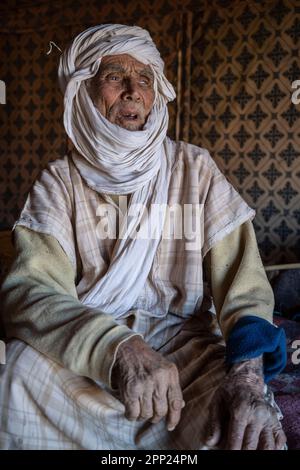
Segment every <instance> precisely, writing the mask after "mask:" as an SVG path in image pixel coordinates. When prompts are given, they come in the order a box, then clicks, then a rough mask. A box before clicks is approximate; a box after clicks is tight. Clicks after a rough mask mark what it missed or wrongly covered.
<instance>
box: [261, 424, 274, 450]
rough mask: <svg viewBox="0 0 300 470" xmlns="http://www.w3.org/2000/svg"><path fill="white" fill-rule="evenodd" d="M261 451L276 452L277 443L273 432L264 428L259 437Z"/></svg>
mask: <svg viewBox="0 0 300 470" xmlns="http://www.w3.org/2000/svg"><path fill="white" fill-rule="evenodd" d="M259 449H260V450H275V441H274V435H273V430H272V428H271V427H270V428H269V429H267V428H264V429H263V430H262V432H261V433H260V436H259Z"/></svg>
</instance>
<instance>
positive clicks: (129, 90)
mask: <svg viewBox="0 0 300 470" xmlns="http://www.w3.org/2000/svg"><path fill="white" fill-rule="evenodd" d="M121 97H122V99H123V100H125V101H137V102H139V101H140V100H141V96H140V93H139V90H138V86H137V83H136V82H135V80H132V79H127V80H124V91H123V93H122V96H121Z"/></svg>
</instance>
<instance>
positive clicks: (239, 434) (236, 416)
mask: <svg viewBox="0 0 300 470" xmlns="http://www.w3.org/2000/svg"><path fill="white" fill-rule="evenodd" d="M247 424H248V422H247V413H246V412H245V410H243V408H239V409H238V410H236V411H234V412H233V413H232V415H231V416H230V420H229V428H228V438H227V449H229V450H241V448H242V444H243V440H244V434H245V429H246V426H247Z"/></svg>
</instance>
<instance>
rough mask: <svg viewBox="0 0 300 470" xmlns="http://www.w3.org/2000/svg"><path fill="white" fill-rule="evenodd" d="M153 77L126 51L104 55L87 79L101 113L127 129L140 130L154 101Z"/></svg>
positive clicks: (91, 93)
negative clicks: (93, 74)
mask: <svg viewBox="0 0 300 470" xmlns="http://www.w3.org/2000/svg"><path fill="white" fill-rule="evenodd" d="M153 82H154V77H153V73H152V71H151V69H150V67H149V66H148V65H145V64H142V63H141V62H139V61H137V60H136V59H134V58H133V57H131V56H130V55H128V54H119V55H107V56H104V57H103V58H102V60H101V64H100V67H99V71H98V72H97V74H96V75H95V77H93V78H92V80H91V82H90V95H91V98H92V100H93V103H94V105H95V106H96V107H97V108H98V110H99V111H100V113H101V114H102V115H103V116H104V117H106V119H108V120H109V121H110V122H112V123H113V124H117V125H118V126H120V127H124V128H125V129H128V130H130V131H137V130H141V129H143V126H144V124H145V122H146V120H147V117H148V115H149V114H150V111H151V108H152V106H153V103H154V89H153Z"/></svg>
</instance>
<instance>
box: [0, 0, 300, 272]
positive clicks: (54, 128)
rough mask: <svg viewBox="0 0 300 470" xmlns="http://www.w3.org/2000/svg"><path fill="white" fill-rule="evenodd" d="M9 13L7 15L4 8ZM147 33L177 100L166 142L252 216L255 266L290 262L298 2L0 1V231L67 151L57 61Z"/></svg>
mask: <svg viewBox="0 0 300 470" xmlns="http://www.w3.org/2000/svg"><path fill="white" fill-rule="evenodd" d="M8 4H9V7H8ZM108 22H115V23H117V22H120V23H127V24H137V25H140V26H142V27H146V28H147V29H148V30H149V31H150V33H151V34H152V36H153V38H154V40H155V42H156V43H157V46H158V48H159V50H160V52H161V54H162V57H163V58H164V60H165V62H166V71H167V72H166V74H167V76H168V78H169V80H170V81H171V82H172V83H173V84H174V86H175V89H176V91H177V99H176V102H174V103H172V105H171V106H170V126H169V135H170V136H171V137H173V138H174V137H176V138H181V139H183V140H187V141H190V142H192V143H194V144H196V145H200V146H203V147H206V148H208V149H209V150H210V152H211V155H212V156H213V158H214V159H215V160H216V162H217V164H218V165H219V167H220V168H221V170H222V171H223V172H224V173H225V174H226V176H227V178H228V179H229V180H230V181H231V183H232V184H233V185H234V186H235V188H236V189H237V190H238V191H239V192H240V193H241V194H242V196H243V197H244V198H245V200H246V201H247V202H248V203H249V204H250V205H251V206H252V207H253V208H255V209H256V211H257V216H256V218H255V228H256V233H257V237H258V241H259V246H260V249H261V253H262V256H263V259H264V261H265V263H267V264H274V263H275V262H276V263H280V262H293V261H299V260H300V242H299V234H300V194H299V185H300V125H299V122H300V121H299V117H300V105H295V104H293V103H292V102H291V94H292V89H291V83H292V81H294V80H298V79H299V80H300V59H299V54H300V47H299V46H300V0H279V1H278V0H274V1H273V0H269V1H258V0H257V1H256V0H250V1H236V0H231V1H217V0H215V1H212V0H210V1H208V0H205V1H199V0H198V1H192V0H182V1H177V0H176V1H175V0H173V1H172V0H156V1H152V2H150V1H145V0H144V1H131V2H126V1H125V0H118V1H115V2H111V1H108V0H102V1H96V0H86V1H82V0H80V1H79V0H78V1H70V0H67V1H64V2H60V1H55V0H54V1H52V2H50V1H46V0H44V1H39V2H33V1H30V0H21V1H16V0H15V1H13V2H12V1H10V2H5V1H4V2H2V3H1V5H0V66H1V68H0V79H2V80H4V81H5V83H6V85H7V103H6V104H5V105H0V121H1V126H0V184H1V198H0V228H2V229H5V228H10V227H11V226H12V224H13V222H14V220H15V219H16V217H17V216H18V213H19V211H20V209H21V207H22V205H23V203H24V199H25V197H26V193H27V192H28V190H29V188H30V186H31V185H32V183H33V181H34V180H35V178H36V176H37V174H38V172H39V171H40V169H41V168H43V167H44V166H45V164H46V162H47V161H49V160H53V159H54V158H57V157H58V156H60V155H62V154H63V153H64V152H65V150H66V148H67V146H68V142H67V139H66V135H65V133H64V129H63V125H62V111H63V110H62V96H61V93H60V91H59V89H58V84H57V66H58V61H59V56H60V52H59V51H58V50H57V49H56V48H53V50H52V52H51V54H49V55H47V51H48V49H49V42H50V41H51V40H52V41H55V43H56V44H57V45H58V46H59V47H60V48H61V49H63V48H64V47H65V46H66V45H67V43H68V41H69V40H70V39H71V38H73V37H74V36H75V35H76V34H77V33H79V32H80V31H82V30H83V29H85V28H87V27H89V26H92V25H94V24H97V23H108Z"/></svg>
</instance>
